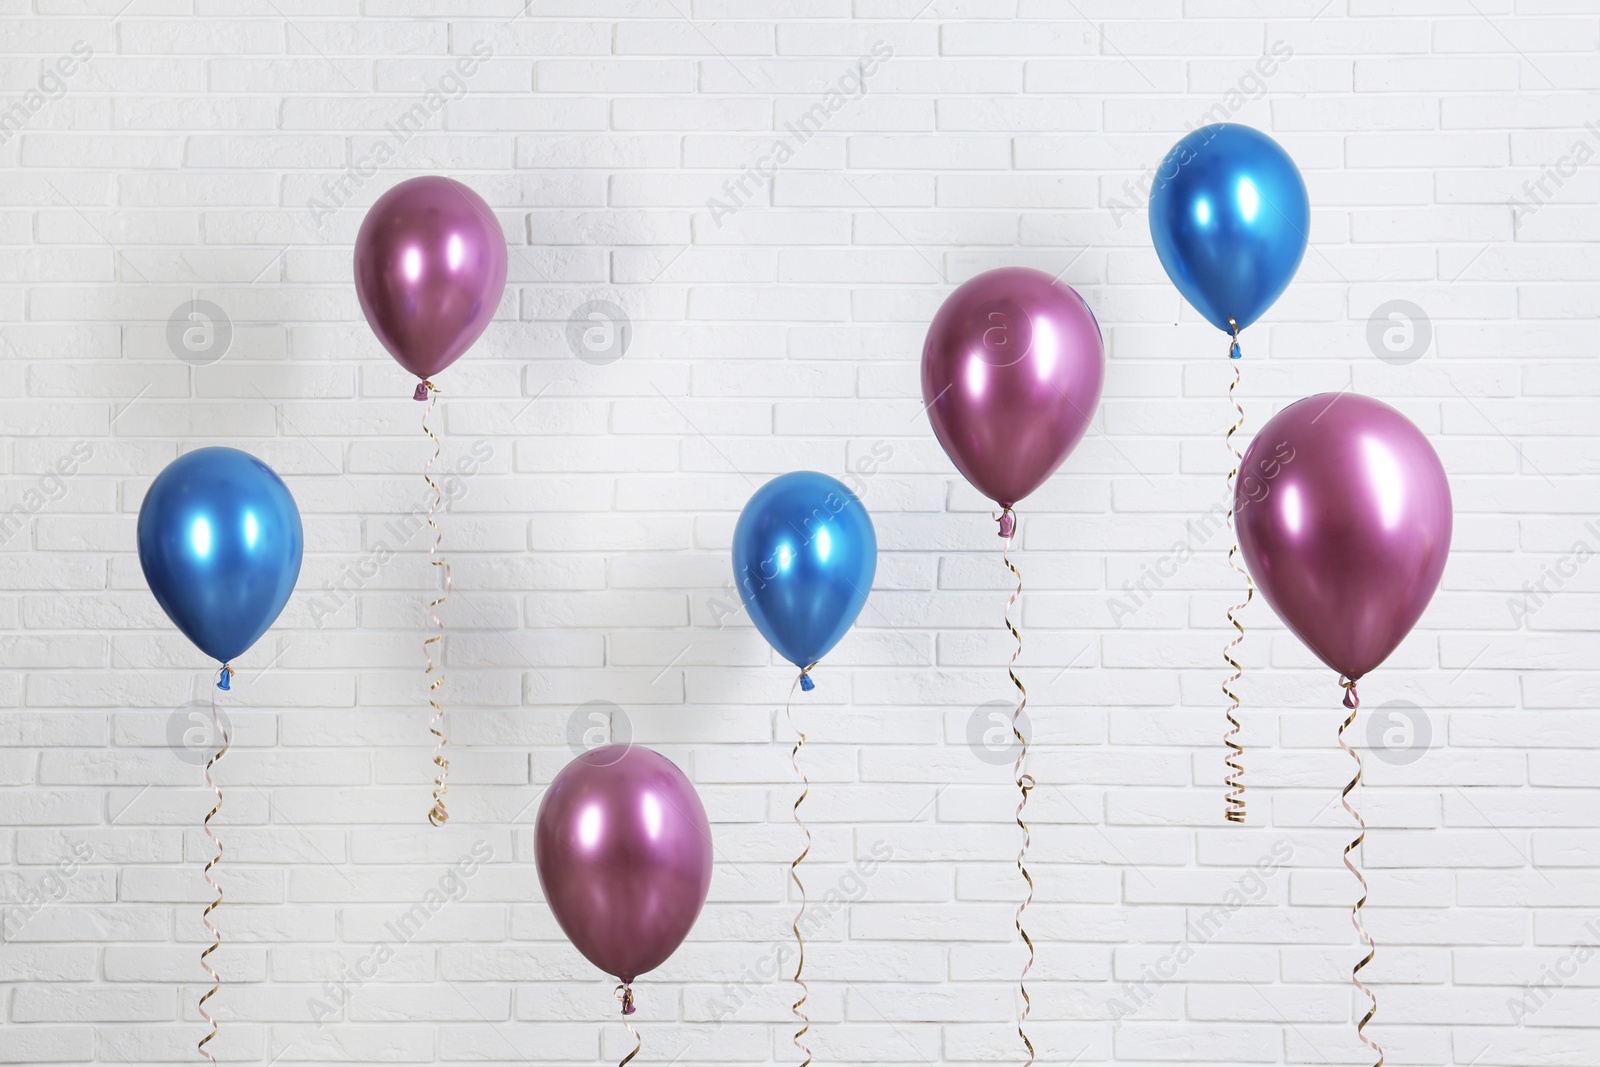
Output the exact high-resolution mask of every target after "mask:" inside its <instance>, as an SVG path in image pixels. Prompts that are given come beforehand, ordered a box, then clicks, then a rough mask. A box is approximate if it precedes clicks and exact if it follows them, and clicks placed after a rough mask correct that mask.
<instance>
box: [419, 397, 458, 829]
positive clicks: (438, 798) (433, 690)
mask: <svg viewBox="0 0 1600 1067" xmlns="http://www.w3.org/2000/svg"><path fill="white" fill-rule="evenodd" d="M412 399H413V400H427V402H428V406H427V407H426V408H424V409H423V410H422V432H423V433H425V434H427V435H428V436H429V437H431V438H433V455H431V456H429V457H428V462H427V463H425V464H424V465H423V467H422V480H423V481H425V482H427V483H428V488H429V489H432V490H433V499H432V500H430V501H428V525H429V526H430V527H432V528H433V542H432V543H431V544H430V545H428V565H429V566H430V567H443V568H444V595H443V596H440V597H439V598H438V599H436V600H434V601H432V602H430V603H429V604H428V618H429V619H431V620H432V621H433V625H434V627H435V628H436V630H437V631H438V632H437V633H435V634H434V635H433V636H432V637H430V638H428V639H427V640H426V641H424V642H422V654H423V656H424V657H426V658H427V661H428V669H427V670H426V671H425V672H423V673H424V674H425V675H431V674H433V673H434V671H436V670H437V671H438V672H439V677H437V678H435V679H433V681H432V683H431V684H429V686H428V703H429V704H430V705H431V706H432V707H433V718H432V719H430V720H429V721H428V732H429V733H431V734H432V735H433V736H434V737H437V738H438V739H439V740H438V741H436V742H435V743H434V746H433V762H434V765H435V766H436V767H438V768H439V773H438V774H437V775H435V776H434V779H433V809H432V810H431V811H429V812H428V821H429V822H430V823H432V824H433V825H435V826H442V825H444V824H445V823H446V822H448V821H449V819H450V813H449V812H448V811H446V810H445V806H444V795H445V794H446V793H448V792H449V791H450V787H449V786H447V785H445V779H446V778H448V777H449V776H450V761H449V760H447V759H445V758H444V757H443V756H442V755H440V753H442V752H443V751H444V746H445V743H446V738H445V735H444V731H443V730H441V729H440V728H439V727H440V725H441V724H442V723H443V722H444V705H443V704H440V703H439V701H438V700H436V699H435V697H436V695H437V694H438V692H439V690H440V689H441V688H443V686H444V664H443V662H442V661H443V659H444V645H443V643H442V642H443V641H444V620H443V619H441V618H439V614H438V612H437V611H435V610H434V609H435V608H437V607H438V606H439V605H440V604H443V603H444V602H445V601H446V600H449V599H450V561H449V560H447V559H445V558H443V557H440V558H438V559H435V558H434V556H435V554H436V553H437V552H438V550H439V543H440V542H441V541H443V540H444V531H443V530H441V529H440V528H439V524H438V523H437V522H434V521H433V516H434V513H435V512H437V511H438V510H439V508H440V506H441V505H442V504H443V503H444V492H443V491H442V490H441V489H440V488H439V483H438V482H435V481H434V480H433V475H432V474H430V473H429V471H431V470H432V469H433V465H434V463H435V462H437V461H438V459H439V454H440V453H441V452H442V451H444V444H443V442H441V441H440V440H439V435H438V434H436V433H434V432H433V431H432V430H431V429H429V428H428V416H429V415H431V414H433V405H435V404H437V403H438V402H439V387H438V386H437V385H434V384H433V383H432V382H431V381H428V380H427V379H426V378H424V379H423V380H422V381H421V382H419V383H418V384H417V391H416V393H415V394H413V395H412ZM435 644H437V645H439V658H440V660H441V662H440V663H437V664H436V663H434V662H433V649H431V648H430V647H429V646H430V645H435Z"/></svg>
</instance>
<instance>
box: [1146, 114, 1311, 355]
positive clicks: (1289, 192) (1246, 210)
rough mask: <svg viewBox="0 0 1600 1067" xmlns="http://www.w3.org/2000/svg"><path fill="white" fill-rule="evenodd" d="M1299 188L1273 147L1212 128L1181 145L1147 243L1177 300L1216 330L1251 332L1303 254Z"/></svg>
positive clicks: (1288, 163) (1304, 218)
mask: <svg viewBox="0 0 1600 1067" xmlns="http://www.w3.org/2000/svg"><path fill="white" fill-rule="evenodd" d="M1310 227H1311V203H1310V201H1309V200H1308V199H1307V197H1306V183H1305V181H1304V180H1303V179H1302V178H1301V177H1300V171H1299V169H1297V168H1296V167H1295V165H1294V160H1292V159H1290V158H1289V154H1288V153H1287V152H1285V151H1284V150H1283V149H1282V148H1280V147H1279V146H1278V142H1276V141H1274V140H1273V139H1272V138H1270V137H1268V136H1267V135H1266V134H1264V133H1261V132H1260V131H1259V130H1253V129H1251V128H1250V127H1249V126H1239V125H1236V124H1234V123H1231V122H1219V123H1216V124H1215V125H1211V126H1202V127H1200V128H1199V129H1198V130H1195V131H1194V132H1193V133H1191V134H1189V136H1187V137H1185V138H1184V139H1183V140H1181V141H1179V142H1178V143H1177V144H1176V145H1174V146H1173V147H1172V151H1170V152H1168V153H1167V155H1166V158H1165V159H1163V160H1162V161H1161V167H1160V169H1159V170H1157V171H1156V175H1155V179H1154V184H1153V185H1152V187H1151V190H1150V236H1151V237H1152V238H1153V239H1154V241H1155V246H1156V255H1158V256H1160V257H1161V265H1162V266H1163V267H1164V268H1166V271H1167V276H1168V277H1170V278H1171V279H1172V284H1173V285H1175V286H1177V287H1178V291H1179V292H1180V293H1182V294H1183V298H1184V299H1185V300H1187V301H1189V303H1190V304H1192V305H1194V309H1195V310H1196V311H1198V312H1200V314H1202V315H1204V316H1205V317H1206V320H1207V321H1208V322H1210V323H1211V325H1213V326H1215V327H1216V328H1217V329H1219V330H1228V331H1230V332H1231V331H1232V329H1233V327H1231V326H1230V325H1229V322H1228V320H1229V319H1230V318H1231V319H1233V321H1234V322H1235V323H1237V326H1238V329H1241V330H1242V329H1244V328H1245V327H1246V326H1248V325H1250V324H1251V323H1252V322H1255V321H1256V319H1258V318H1260V317H1261V314H1262V312H1264V311H1266V310H1267V308H1269V307H1271V306H1272V302H1273V301H1275V300H1277V299H1278V297H1279V296H1280V295H1281V294H1282V293H1283V290H1284V289H1285V288H1287V287H1288V285H1289V281H1290V280H1291V279H1292V278H1293V277H1294V272H1295V271H1296V270H1297V269H1299V266H1300V260H1301V259H1302V258H1303V257H1304V256H1305V254H1306V234H1307V233H1308V232H1309V231H1310ZM1232 354H1233V355H1234V356H1235V358H1237V353H1232Z"/></svg>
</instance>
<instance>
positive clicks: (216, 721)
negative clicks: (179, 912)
mask: <svg viewBox="0 0 1600 1067" xmlns="http://www.w3.org/2000/svg"><path fill="white" fill-rule="evenodd" d="M222 670H223V672H224V673H223V674H222V676H221V677H222V680H224V681H226V680H227V679H228V677H229V676H231V675H232V673H233V672H232V671H231V670H230V669H229V668H228V667H226V666H224V667H223V668H222ZM211 727H212V729H214V730H215V731H216V736H218V737H220V738H221V739H222V747H221V748H220V749H218V750H217V752H216V754H215V755H213V756H212V757H211V758H210V759H208V760H206V770H205V781H206V785H208V786H210V787H211V791H212V792H213V793H215V794H216V795H217V802H216V803H215V804H214V805H212V807H211V810H210V811H208V812H206V817H205V819H204V820H203V821H202V822H201V826H203V827H204V828H205V832H206V836H207V837H209V838H210V839H211V843H212V844H213V845H215V846H217V854H216V855H215V856H213V857H212V858H211V859H210V860H208V861H206V867H205V872H204V873H205V879H206V884H207V885H209V886H210V887H211V891H212V892H214V893H216V894H217V897H216V899H215V900H213V901H212V902H211V903H209V904H207V905H206V910H205V911H203V912H201V913H200V921H201V922H202V923H204V924H205V928H206V931H207V932H208V933H210V934H211V944H210V945H209V946H208V947H206V948H205V949H204V950H202V951H201V953H200V966H201V967H202V968H204V969H205V972H206V974H208V975H210V976H211V988H210V989H208V990H206V992H205V993H204V994H203V995H202V996H201V997H200V1004H199V1008H200V1016H201V1018H203V1019H205V1021H206V1025H207V1026H209V1027H211V1032H210V1033H209V1034H207V1035H206V1036H205V1037H202V1038H201V1039H200V1044H199V1045H197V1046H195V1047H196V1048H197V1049H199V1051H200V1055H202V1056H204V1057H205V1058H206V1059H208V1060H210V1061H211V1062H212V1063H216V1062H217V1057H216V1056H214V1055H212V1053H211V1050H210V1049H208V1048H206V1045H208V1044H210V1043H211V1039H212V1038H214V1037H216V1036H217V1020H215V1019H213V1018H212V1017H211V1013H210V1012H208V1011H206V1001H208V1000H210V999H211V998H212V997H214V996H216V995H217V990H219V989H221V988H222V976H221V975H220V974H218V973H217V972H216V969H215V968H213V967H212V966H211V964H210V963H209V962H208V961H207V957H209V956H210V955H211V954H212V953H213V952H215V951H217V949H219V948H221V947H222V931H221V930H218V929H217V927H216V924H214V923H213V922H212V921H211V913H212V912H214V911H216V910H217V906H218V905H220V904H221V903H222V886H220V885H218V884H217V880H216V879H215V878H213V877H211V868H213V867H215V866H216V865H217V864H218V863H221V862H222V842H221V841H219V840H218V839H217V835H216V832H215V831H214V830H212V829H211V819H212V818H213V817H214V816H215V815H216V814H217V812H219V811H221V810H222V789H221V787H220V786H218V785H217V782H216V779H215V778H213V777H211V768H212V766H213V765H214V764H216V762H217V761H218V760H220V759H222V757H223V756H226V755H227V754H228V730H227V728H226V727H225V726H223V725H222V718H221V716H219V715H218V714H217V694H216V693H215V692H213V693H212V694H211Z"/></svg>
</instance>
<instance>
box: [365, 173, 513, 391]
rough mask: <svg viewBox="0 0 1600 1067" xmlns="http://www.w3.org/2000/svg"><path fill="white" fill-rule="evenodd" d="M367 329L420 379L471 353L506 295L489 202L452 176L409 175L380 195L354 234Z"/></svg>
mask: <svg viewBox="0 0 1600 1067" xmlns="http://www.w3.org/2000/svg"><path fill="white" fill-rule="evenodd" d="M355 266H356V297H357V299H359V300H360V301H361V312H362V314H364V315H366V317H367V324H368V325H370V326H371V327H372V332H373V333H375V334H377V335H378V340H379V341H381V342H382V343H383V347H384V348H387V349H388V350H389V354H390V355H391V356H393V357H394V358H395V360H396V362H398V363H399V364H400V365H401V366H402V367H404V368H405V369H406V370H408V371H410V372H411V373H412V374H415V375H416V376H417V377H419V378H429V377H431V376H433V375H435V374H437V373H439V372H440V371H442V370H444V369H445V368H446V367H448V366H449V365H450V364H452V363H454V362H455V361H456V360H457V359H459V358H460V357H461V354H462V353H463V352H465V351H466V350H467V349H468V348H470V347H472V342H474V341H476V340H477V339H478V337H479V336H480V335H481V334H482V333H483V330H484V327H486V326H488V325H489V320H490V319H491V318H493V317H494V310H495V308H496V307H497V306H498V305H499V303H500V296H501V294H502V293H504V292H505V288H506V238H505V234H504V233H502V232H501V231H500V223H499V221H498V220H497V219H496V218H495V217H494V212H492V211H490V210H489V205H488V204H485V203H484V202H483V198H482V197H480V196H478V194H477V193H475V192H473V191H472V190H471V189H469V188H467V187H466V186H465V185H462V184H461V183H460V182H458V181H452V180H451V179H449V178H440V177H432V176H430V177H426V178H412V179H411V180H410V181H404V182H401V183H400V184H399V185H397V186H395V187H394V188H393V189H390V190H389V191H388V192H387V193H384V194H383V195H382V196H380V197H379V198H378V201H377V203H375V204H373V205H372V208H371V209H370V210H369V211H368V212H367V217H366V218H365V219H363V220H362V222H361V230H360V232H359V233H357V234H356V254H355Z"/></svg>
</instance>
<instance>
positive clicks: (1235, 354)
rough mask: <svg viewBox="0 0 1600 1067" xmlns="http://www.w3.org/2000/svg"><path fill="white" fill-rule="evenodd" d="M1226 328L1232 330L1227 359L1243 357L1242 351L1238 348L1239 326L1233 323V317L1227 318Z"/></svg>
mask: <svg viewBox="0 0 1600 1067" xmlns="http://www.w3.org/2000/svg"><path fill="white" fill-rule="evenodd" d="M1228 326H1229V327H1230V328H1231V329H1232V330H1233V344H1231V345H1229V346H1228V358H1229V359H1238V358H1239V357H1241V356H1243V355H1244V350H1243V349H1241V348H1240V347H1239V324H1238V323H1237V322H1234V321H1233V316H1231V315H1230V316H1228Z"/></svg>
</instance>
